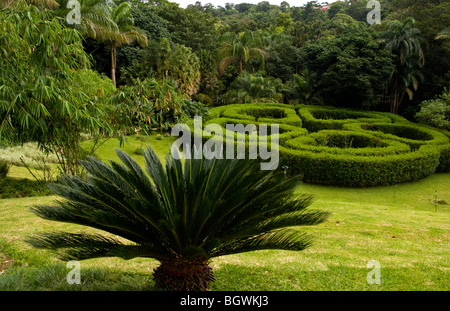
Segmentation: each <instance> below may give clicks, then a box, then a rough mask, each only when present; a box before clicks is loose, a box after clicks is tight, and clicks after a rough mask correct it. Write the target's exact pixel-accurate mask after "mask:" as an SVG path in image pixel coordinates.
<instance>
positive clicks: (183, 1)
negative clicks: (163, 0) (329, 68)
mask: <svg viewBox="0 0 450 311" xmlns="http://www.w3.org/2000/svg"><path fill="white" fill-rule="evenodd" d="M169 1H171V2H175V3H178V4H179V5H180V7H182V8H186V7H187V6H188V5H189V4H194V3H195V2H196V1H200V2H201V3H202V4H203V5H204V4H207V3H211V4H212V5H214V6H216V7H217V6H222V7H225V3H227V2H229V3H234V4H238V3H253V4H258V3H260V2H262V1H269V2H270V4H276V5H280V3H281V2H283V1H286V2H287V3H289V4H290V6H291V7H292V6H302V5H304V4H306V3H307V2H309V1H311V0H169ZM335 1H336V0H323V1H322V0H319V1H318V2H319V3H322V2H328V3H332V2H335Z"/></svg>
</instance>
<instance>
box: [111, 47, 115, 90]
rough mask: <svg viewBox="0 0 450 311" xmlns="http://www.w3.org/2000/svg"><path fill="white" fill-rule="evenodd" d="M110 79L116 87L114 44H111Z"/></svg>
mask: <svg viewBox="0 0 450 311" xmlns="http://www.w3.org/2000/svg"><path fill="white" fill-rule="evenodd" d="M111 80H112V83H113V85H114V87H116V47H115V46H114V45H112V46H111Z"/></svg>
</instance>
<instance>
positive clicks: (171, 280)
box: [153, 257, 215, 291]
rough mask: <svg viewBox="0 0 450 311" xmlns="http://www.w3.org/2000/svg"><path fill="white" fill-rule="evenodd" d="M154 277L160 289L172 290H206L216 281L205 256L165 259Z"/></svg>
mask: <svg viewBox="0 0 450 311" xmlns="http://www.w3.org/2000/svg"><path fill="white" fill-rule="evenodd" d="M153 278H154V279H155V282H156V285H157V286H158V287H159V288H160V289H163V290H170V291H205V290H209V286H210V283H211V282H213V281H215V277H214V274H213V272H212V268H211V267H210V266H209V265H208V260H207V259H206V258H204V257H197V258H195V259H193V260H186V259H183V258H176V259H172V260H163V261H161V265H160V266H159V267H158V268H156V270H155V271H154V273H153Z"/></svg>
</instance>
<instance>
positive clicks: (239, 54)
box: [218, 30, 267, 74]
mask: <svg viewBox="0 0 450 311" xmlns="http://www.w3.org/2000/svg"><path fill="white" fill-rule="evenodd" d="M221 41H222V46H221V48H220V50H219V53H218V55H219V58H220V63H219V71H220V74H222V73H223V72H224V71H225V68H226V67H228V66H229V65H230V64H232V63H235V62H238V63H239V73H242V71H243V70H244V63H245V64H246V63H248V61H249V59H251V58H255V59H257V60H259V61H260V63H261V67H264V62H265V58H266V57H267V52H266V51H265V50H264V49H262V48H261V47H260V46H258V44H257V40H256V38H255V36H254V34H253V32H252V31H250V30H246V31H243V32H241V33H239V35H237V36H236V35H234V34H232V33H225V34H224V35H223V36H222V40H221Z"/></svg>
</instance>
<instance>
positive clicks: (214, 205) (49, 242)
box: [27, 147, 328, 290]
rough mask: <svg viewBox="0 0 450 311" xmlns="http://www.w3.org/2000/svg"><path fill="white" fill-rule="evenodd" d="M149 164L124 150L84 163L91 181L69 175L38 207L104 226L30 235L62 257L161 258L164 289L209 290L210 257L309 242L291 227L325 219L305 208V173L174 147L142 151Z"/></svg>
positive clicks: (159, 277) (43, 213) (159, 278)
mask: <svg viewBox="0 0 450 311" xmlns="http://www.w3.org/2000/svg"><path fill="white" fill-rule="evenodd" d="M143 153H144V158H145V163H146V172H147V174H146V173H145V171H144V170H143V169H142V168H141V167H140V166H139V165H138V164H137V163H136V161H135V160H134V159H132V158H131V157H130V156H129V155H128V154H126V153H125V152H123V151H120V150H117V154H118V156H119V158H120V159H121V161H122V162H123V163H118V162H114V161H110V165H107V164H105V163H103V162H101V161H99V160H98V159H95V158H89V159H88V160H86V161H83V162H82V165H83V167H84V168H85V169H86V171H87V172H88V176H87V180H83V179H81V178H79V177H76V176H68V175H64V176H61V178H60V181H59V182H58V183H55V184H52V185H51V186H50V187H51V189H52V190H53V191H54V192H55V193H56V194H57V195H60V196H62V197H63V198H65V199H66V200H64V201H59V202H57V203H58V205H57V206H36V207H33V208H32V211H33V212H34V213H35V214H37V215H38V216H40V217H43V218H45V219H49V220H56V221H62V222H69V223H75V224H80V225H86V226H90V227H94V228H97V229H100V230H103V231H106V232H109V233H111V234H113V235H116V236H121V237H123V238H125V239H127V240H129V241H131V242H127V243H125V242H123V241H119V240H118V239H116V238H114V237H111V236H105V235H99V234H87V233H81V234H75V233H65V232H53V233H43V234H39V235H35V236H32V237H29V238H28V239H27V242H28V243H30V244H31V245H33V246H35V247H38V248H45V249H50V250H53V251H55V252H57V253H58V254H59V257H60V258H61V259H62V260H83V259H88V258H95V257H122V258H125V259H131V258H135V257H150V258H154V259H157V260H158V261H160V266H159V267H158V268H157V269H156V270H155V271H154V274H153V276H154V279H155V282H156V284H157V286H158V287H159V288H161V289H169V290H207V289H209V284H210V282H211V281H213V280H214V274H213V272H212V268H211V267H210V266H209V265H208V262H209V259H210V258H213V257H216V256H222V255H228V254H235V253H241V252H248V251H254V250H262V249H283V250H297V251H298V250H303V249H305V248H306V247H308V246H309V245H310V243H311V239H310V238H309V237H308V236H307V235H305V234H304V233H301V232H300V231H298V230H297V229H295V228H289V227H291V226H299V225H314V224H318V223H320V222H323V221H324V220H325V219H326V218H327V217H328V213H326V212H320V211H309V212H306V211H305V209H306V207H308V206H309V205H310V204H311V203H312V197H311V196H310V195H294V189H295V186H296V185H297V183H298V181H299V178H298V177H295V178H292V179H286V178H285V177H284V174H283V173H281V172H276V171H265V170H260V169H259V162H258V161H255V160H236V159H235V160H228V159H211V160H207V159H205V157H203V159H185V160H184V161H183V160H179V159H178V160H177V159H176V158H179V156H177V157H173V156H172V155H171V154H168V155H167V157H166V166H165V168H164V166H163V165H162V164H161V162H160V160H159V158H158V157H157V155H156V154H155V152H154V151H153V150H152V149H151V148H150V147H148V149H147V150H143Z"/></svg>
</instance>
